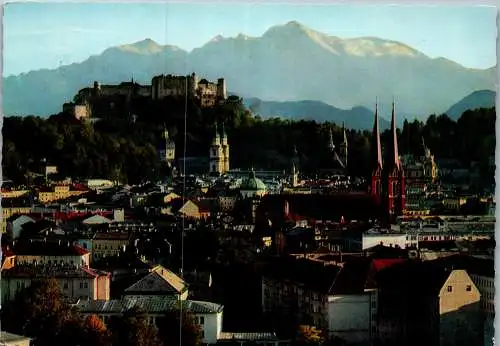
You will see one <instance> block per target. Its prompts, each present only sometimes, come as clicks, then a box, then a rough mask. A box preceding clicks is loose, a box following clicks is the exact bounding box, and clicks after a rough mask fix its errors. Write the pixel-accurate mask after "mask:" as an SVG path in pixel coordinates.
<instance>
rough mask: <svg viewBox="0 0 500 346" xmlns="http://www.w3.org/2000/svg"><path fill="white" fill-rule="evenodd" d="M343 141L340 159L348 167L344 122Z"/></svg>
mask: <svg viewBox="0 0 500 346" xmlns="http://www.w3.org/2000/svg"><path fill="white" fill-rule="evenodd" d="M342 136H343V139H342V143H341V144H340V160H341V161H342V163H343V164H344V167H347V134H346V131H345V126H344V123H342Z"/></svg>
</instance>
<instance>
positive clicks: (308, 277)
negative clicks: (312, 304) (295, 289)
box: [263, 257, 340, 293]
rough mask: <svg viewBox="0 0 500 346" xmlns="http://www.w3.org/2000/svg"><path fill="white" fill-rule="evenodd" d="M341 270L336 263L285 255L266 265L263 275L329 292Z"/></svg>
mask: <svg viewBox="0 0 500 346" xmlns="http://www.w3.org/2000/svg"><path fill="white" fill-rule="evenodd" d="M339 270H340V267H338V266H335V265H324V264H323V263H322V262H315V261H311V260H308V259H295V258H293V257H283V258H274V259H272V260H270V261H269V262H268V263H267V264H266V265H265V267H264V272H263V275H264V276H265V277H266V278H269V279H273V280H279V281H289V282H294V283H296V284H302V285H305V286H306V287H307V288H309V289H311V290H315V291H317V292H322V293H327V292H328V291H329V289H330V287H331V286H332V283H333V282H334V280H335V277H336V276H337V273H338V272H339Z"/></svg>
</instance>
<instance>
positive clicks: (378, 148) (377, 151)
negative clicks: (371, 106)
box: [370, 100, 383, 202]
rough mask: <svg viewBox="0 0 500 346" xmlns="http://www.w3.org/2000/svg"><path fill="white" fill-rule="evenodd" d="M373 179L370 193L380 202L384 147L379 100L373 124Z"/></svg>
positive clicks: (376, 104) (376, 103)
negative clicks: (380, 125)
mask: <svg viewBox="0 0 500 346" xmlns="http://www.w3.org/2000/svg"><path fill="white" fill-rule="evenodd" d="M372 137H373V138H372V145H371V148H372V160H373V167H372V177H371V184H370V193H371V195H372V196H373V197H375V198H376V199H377V200H378V201H379V202H380V201H381V199H382V167H383V166H382V145H381V143H380V129H379V124H378V100H376V102H375V119H374V122H373V135H372Z"/></svg>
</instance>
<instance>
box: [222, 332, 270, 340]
mask: <svg viewBox="0 0 500 346" xmlns="http://www.w3.org/2000/svg"><path fill="white" fill-rule="evenodd" d="M218 340H227V341H230V340H237V341H278V340H279V339H278V337H277V336H276V334H275V333H231V332H222V333H220V335H219V337H218Z"/></svg>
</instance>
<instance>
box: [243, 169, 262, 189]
mask: <svg viewBox="0 0 500 346" xmlns="http://www.w3.org/2000/svg"><path fill="white" fill-rule="evenodd" d="M240 189H241V190H246V191H265V190H266V185H265V184H264V183H263V182H262V180H260V179H259V178H257V177H256V176H255V171H254V170H253V169H252V170H251V171H250V174H249V175H248V177H247V178H246V179H244V180H243V181H242V182H241V185H240Z"/></svg>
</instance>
